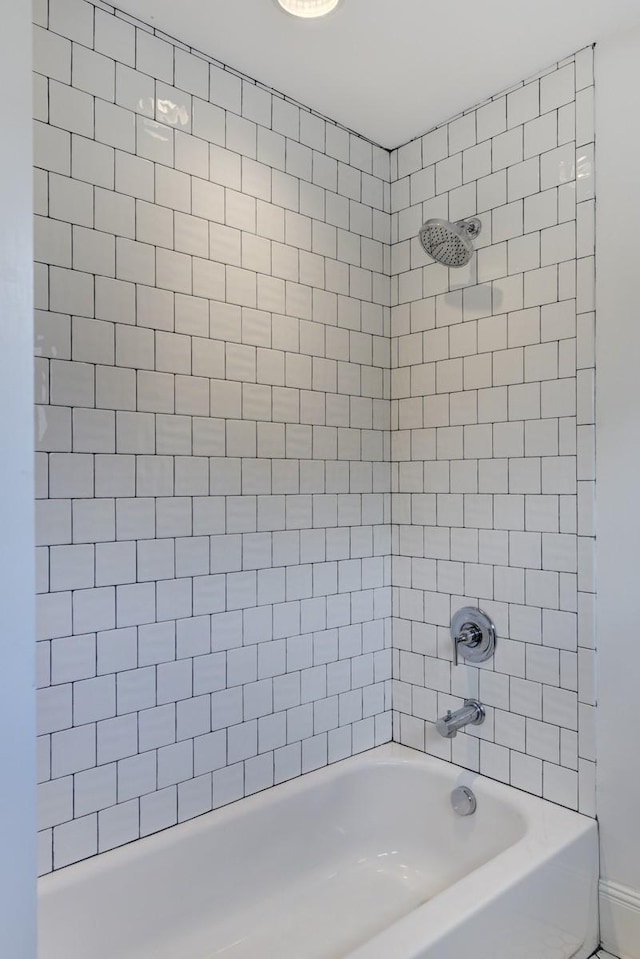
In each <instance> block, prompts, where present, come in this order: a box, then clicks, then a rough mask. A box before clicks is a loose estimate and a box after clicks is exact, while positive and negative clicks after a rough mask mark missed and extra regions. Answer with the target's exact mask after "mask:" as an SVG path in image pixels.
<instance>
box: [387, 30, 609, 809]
mask: <svg viewBox="0 0 640 959" xmlns="http://www.w3.org/2000/svg"><path fill="white" fill-rule="evenodd" d="M593 163H594V123H593V49H592V48H590V47H589V48H587V49H585V50H582V51H580V52H579V53H578V54H576V56H575V57H570V58H569V59H567V60H565V61H563V62H562V63H560V64H558V65H557V67H556V68H554V69H552V70H549V71H546V72H545V73H544V74H542V75H540V76H539V77H535V78H533V79H531V80H529V81H527V82H526V83H523V84H520V85H519V86H517V87H514V88H513V89H512V90H510V91H507V92H505V93H503V94H501V95H499V96H496V97H494V98H493V99H492V100H491V101H489V102H488V103H485V104H482V105H481V106H479V107H477V108H476V109H473V110H470V111H469V112H467V113H465V114H464V115H462V116H460V117H457V118H455V119H454V120H452V121H451V122H449V123H447V124H445V125H443V126H441V127H439V128H437V129H436V130H433V131H432V132H430V133H428V134H427V135H426V136H424V137H423V138H422V139H421V140H414V141H413V142H411V143H409V144H407V145H406V146H403V147H401V148H400V149H399V150H397V151H395V152H394V153H393V154H392V160H391V177H392V185H391V209H392V222H391V230H392V232H391V240H392V303H393V307H392V321H391V325H392V354H391V355H392V367H393V371H392V404H391V405H392V415H391V431H392V432H391V437H392V459H393V474H392V475H393V505H392V519H393V545H392V554H393V560H392V563H393V574H392V576H393V615H394V620H393V646H394V654H393V655H394V673H393V675H394V687H393V709H394V739H395V740H397V741H398V742H401V743H404V744H405V745H408V746H413V747H415V748H417V749H424V750H426V751H427V752H429V753H431V754H433V755H435V756H440V757H441V758H444V759H452V760H453V762H455V763H458V764H459V765H461V766H466V767H468V768H471V769H475V770H478V771H479V772H481V773H483V774H484V775H486V776H490V777H492V778H493V779H499V780H501V781H503V782H506V783H510V784H511V785H513V786H517V787H518V788H520V789H525V790H527V791H528V792H532V793H535V794H536V795H540V796H543V797H544V798H545V799H550V800H552V801H553V802H557V803H560V804H561V805H564V806H568V807H570V808H572V809H579V810H580V811H581V812H584V813H587V814H588V815H595V759H596V754H595V737H594V726H595V708H594V707H595V703H596V699H595V695H596V694H595V679H594V646H595V641H594V622H593V606H594V590H595V586H594V545H595V541H594V511H593V503H594V477H595V472H594V470H595V463H594V457H595V451H594V446H595V443H594V431H595V427H594V321H595V314H594V280H595V275H594V219H595V200H594V169H593ZM473 216H478V217H479V218H480V220H481V222H482V232H481V234H480V236H479V238H478V239H477V240H475V241H474V242H475V246H476V249H477V254H476V256H474V257H473V259H472V260H471V262H470V264H469V265H468V266H467V267H465V268H463V269H458V270H447V269H446V268H445V267H442V266H440V265H439V264H437V263H433V262H432V261H430V260H429V259H428V258H427V257H426V256H425V254H424V253H423V251H422V249H421V247H420V243H419V241H418V239H417V236H418V231H419V230H420V226H421V224H422V222H423V221H424V220H426V219H428V218H429V217H444V218H447V219H450V220H459V219H461V218H467V217H473ZM467 605H474V606H475V605H479V606H480V607H482V608H483V609H484V610H485V611H486V612H487V613H489V614H490V615H491V617H492V618H493V620H494V622H495V624H496V627H497V632H498V636H499V637H500V639H499V642H498V645H497V649H496V654H495V658H494V659H492V660H489V661H488V662H487V663H484V664H482V665H481V666H480V667H478V666H475V667H474V666H466V665H460V666H458V667H456V668H453V667H452V664H451V660H452V645H451V636H450V633H449V624H450V622H451V617H452V615H453V613H455V612H456V610H457V609H458V608H459V607H461V606H467ZM467 697H472V698H477V699H480V701H481V702H482V703H483V704H484V705H485V706H486V707H487V719H486V721H485V723H484V725H482V726H479V727H477V728H473V729H471V728H470V729H469V732H468V734H467V733H459V734H458V736H457V737H456V738H455V739H453V740H444V739H442V738H441V737H440V736H438V735H437V733H436V731H435V727H434V725H433V724H434V721H435V720H436V718H437V717H438V715H441V714H442V713H443V712H446V710H447V709H455V708H457V707H459V706H461V705H462V702H463V700H464V699H465V698H467Z"/></svg>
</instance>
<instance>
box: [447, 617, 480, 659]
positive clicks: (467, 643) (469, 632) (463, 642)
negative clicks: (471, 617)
mask: <svg viewBox="0 0 640 959" xmlns="http://www.w3.org/2000/svg"><path fill="white" fill-rule="evenodd" d="M481 642H482V630H481V629H480V627H479V626H476V624H475V623H465V624H464V625H463V626H462V628H461V630H460V632H459V633H458V635H457V636H454V637H453V665H454V666H457V665H458V650H459V647H460V646H463V647H464V648H465V649H466V650H472V649H475V648H476V647H477V646H478V645H479V644H480V643H481ZM462 655H463V656H465V654H464V653H463V654H462ZM465 658H466V657H465Z"/></svg>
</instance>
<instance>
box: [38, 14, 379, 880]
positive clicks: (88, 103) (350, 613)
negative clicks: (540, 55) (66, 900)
mask: <svg viewBox="0 0 640 959" xmlns="http://www.w3.org/2000/svg"><path fill="white" fill-rule="evenodd" d="M34 30H35V37H34V43H35V70H36V74H35V117H36V123H35V164H36V170H35V196H36V212H37V222H36V298H37V317H36V355H37V359H36V366H37V372H36V382H37V388H36V389H37V394H36V401H37V403H38V406H37V409H36V439H37V449H38V454H37V475H38V502H37V529H38V534H37V535H38V539H37V543H38V550H37V552H38V569H39V581H38V591H39V597H38V599H39V603H38V619H39V626H38V662H39V676H38V685H39V732H40V738H39V747H40V783H41V784H40V787H39V789H40V828H41V833H40V838H41V850H40V854H41V865H40V868H41V871H42V872H47V871H49V870H51V869H52V868H54V869H55V868H58V867H60V866H64V865H66V864H68V863H72V862H74V861H77V860H80V859H84V858H86V857H88V856H91V855H93V854H95V853H97V852H101V851H103V850H107V849H109V848H112V847H114V846H118V845H121V844H123V843H126V842H129V841H131V840H133V839H136V838H138V837H139V836H144V835H147V834H150V833H153V832H155V831H157V830H160V829H163V828H165V827H167V826H170V825H172V824H174V823H176V822H178V821H182V820H185V819H188V818H190V817H192V816H196V815H198V814H200V813H203V812H206V811H207V810H209V809H211V808H212V807H215V806H219V805H222V804H224V803H227V802H230V801H232V800H234V799H237V798H239V797H241V796H243V795H247V794H249V793H253V792H255V791H257V790H260V789H264V788H265V787H268V786H270V785H272V784H274V783H277V782H281V781H283V780H286V779H289V778H291V777H293V776H297V775H299V774H300V773H302V772H305V771H307V770H310V769H313V768H316V767H318V766H322V765H323V764H326V763H327V762H332V761H335V760H338V759H341V758H343V757H345V756H349V755H350V754H351V753H353V752H358V751H360V750H363V749H367V748H369V747H371V746H373V745H375V744H378V743H381V742H385V741H387V740H389V739H390V737H391V698H390V692H391V648H390V647H391V635H390V614H391V590H390V552H391V550H390V525H389V524H390V466H389V455H388V439H389V432H388V429H389V367H390V355H389V351H390V337H389V334H390V326H389V321H390V316H389V312H390V311H389V240H390V216H389V193H390V186H389V154H388V153H387V152H386V151H384V150H381V149H379V148H376V147H373V146H372V145H371V144H370V143H369V142H367V141H366V140H363V139H361V138H359V137H357V136H355V135H352V134H350V133H349V132H348V131H346V130H344V129H341V128H340V127H338V126H336V125H334V124H332V123H330V122H328V121H325V120H324V119H323V118H322V117H319V116H316V115H314V114H312V113H311V112H309V111H308V110H306V109H304V108H300V107H299V105H297V104H295V103H293V102H290V101H287V100H286V99H284V98H283V97H281V96H280V95H278V94H277V93H274V92H273V91H270V90H266V89H264V88H262V87H260V86H259V85H256V84H255V83H254V82H253V81H251V80H249V79H247V78H243V77H240V76H238V75H236V74H235V73H233V72H231V71H230V70H228V69H224V68H222V66H221V65H219V64H215V63H212V62H210V61H208V60H207V59H206V58H205V57H203V56H201V55H199V54H196V53H194V52H192V51H190V50H189V49H188V48H185V47H183V46H181V45H180V44H179V43H176V42H175V41H172V40H170V39H169V38H166V37H162V36H159V35H154V31H153V30H151V29H150V28H148V27H146V26H144V25H143V24H138V23H134V22H133V21H131V20H129V19H128V18H126V17H124V16H121V15H116V14H115V12H114V11H113V10H112V9H110V8H108V7H106V6H104V5H98V6H94V5H92V4H90V3H88V2H85V0H49V2H47V0H37V2H36V4H35V27H34Z"/></svg>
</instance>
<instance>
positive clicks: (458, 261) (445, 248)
mask: <svg viewBox="0 0 640 959" xmlns="http://www.w3.org/2000/svg"><path fill="white" fill-rule="evenodd" d="M481 229H482V223H481V222H480V220H478V219H477V217H472V218H471V219H469V220H458V221H457V222H456V223H450V222H449V220H427V222H426V223H425V224H424V226H423V227H422V229H421V230H420V242H421V244H422V248H423V250H424V252H425V253H426V254H427V255H428V256H430V257H431V258H432V259H433V260H437V262H438V263H442V264H443V265H444V266H466V265H467V263H468V262H469V260H470V259H471V257H472V256H473V252H474V247H473V240H474V238H475V237H476V236H479V234H480V230H481Z"/></svg>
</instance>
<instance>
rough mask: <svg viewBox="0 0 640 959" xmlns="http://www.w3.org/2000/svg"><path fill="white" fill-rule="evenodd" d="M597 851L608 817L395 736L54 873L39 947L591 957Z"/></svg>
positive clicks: (82, 957) (483, 958)
mask: <svg viewBox="0 0 640 959" xmlns="http://www.w3.org/2000/svg"><path fill="white" fill-rule="evenodd" d="M460 784H464V785H468V786H471V787H472V788H473V790H474V792H475V794H476V797H477V800H478V808H477V811H476V813H475V814H474V815H472V816H468V817H466V818H462V817H460V816H458V815H456V814H455V813H454V812H453V811H452V809H451V807H450V802H449V797H450V793H451V790H452V789H453V788H454V787H455V786H456V785H460ZM597 856H598V853H597V833H596V824H595V822H593V821H591V820H589V819H586V818H584V817H582V816H579V815H577V814H575V813H571V812H568V811H566V810H564V809H561V808H559V807H557V806H554V805H552V804H551V803H547V802H543V801H542V800H539V799H535V798H533V797H531V796H528V795H526V794H524V793H520V792H517V791H516V790H514V789H510V788H509V787H507V786H502V785H500V784H499V783H495V782H493V781H491V780H488V779H484V778H482V777H480V776H475V775H473V774H472V773H467V772H464V771H463V770H461V769H459V768H458V767H456V766H452V765H450V764H448V763H444V762H441V761H440V760H436V759H432V758H430V757H427V756H424V755H422V754H421V753H418V752H414V751H413V750H409V749H405V748H404V747H402V746H396V745H389V746H382V747H380V748H378V749H374V750H372V751H371V752H368V753H364V754H362V755H361V756H358V757H356V758H353V759H348V760H345V761H344V762H341V763H338V764H336V765H334V766H330V767H328V768H326V769H323V770H320V771H319V772H315V773H310V774H309V775H307V776H304V777H302V778H301V779H297V780H294V781H292V782H290V783H286V784H284V785H282V786H277V787H276V788H274V789H271V790H268V791H267V792H265V793H262V794H260V795H257V796H254V797H251V798H249V799H245V800H243V801H241V802H239V803H235V804H234V805H232V806H227V807H226V808H224V809H221V810H218V811H216V812H213V813H209V814H208V815H206V816H202V817H200V818H199V819H196V820H192V821H191V822H188V823H185V824H184V825H181V826H176V827H174V828H173V829H170V830H167V831H166V832H163V833H160V834H159V835H156V836H152V837H150V838H148V839H143V840H141V841H140V842H137V843H133V844H132V845H129V846H126V847H124V848H122V849H119V850H116V851H114V852H111V853H106V854H104V855H102V856H100V857H98V858H96V859H92V860H89V861H88V862H86V863H81V864H79V865H77V866H71V867H70V868H68V869H65V870H63V871H61V872H59V873H56V874H54V875H52V876H48V877H45V878H44V879H42V880H41V884H40V919H39V926H40V948H39V957H40V959H214V957H221V956H222V957H224V959H342V957H345V956H348V957H349V959H463V957H465V956H467V955H470V956H473V957H474V959H570V957H574V956H575V957H579V959H585V957H587V956H590V955H591V953H592V952H593V950H594V949H595V947H596V945H597V928H598V926H597V905H596V903H597V897H596V881H597V873H598V861H597Z"/></svg>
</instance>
